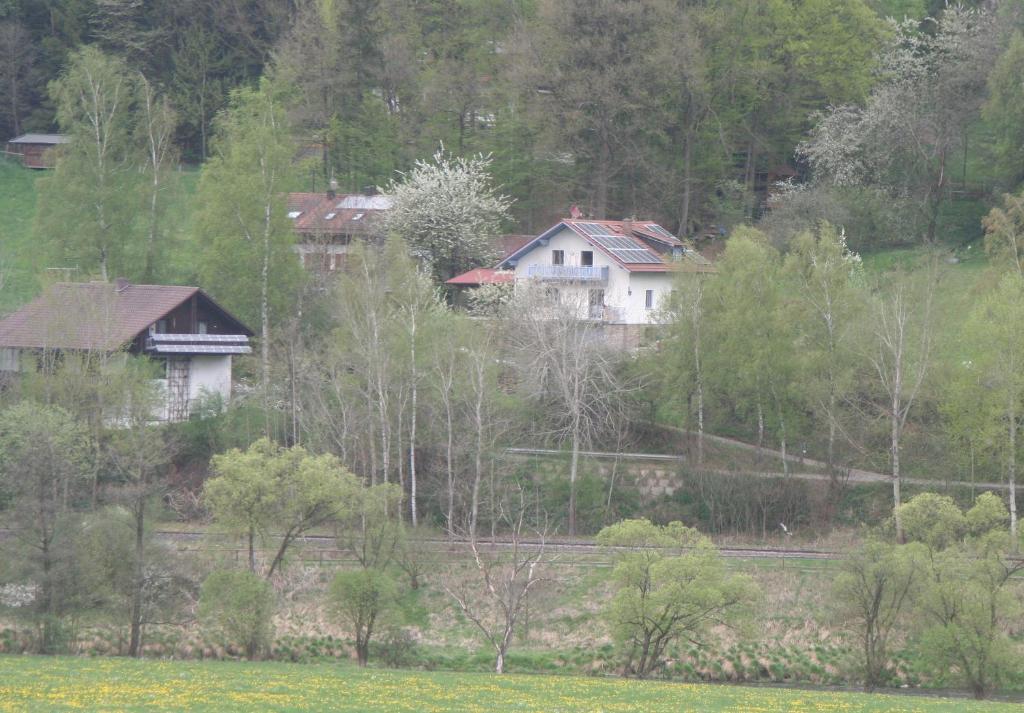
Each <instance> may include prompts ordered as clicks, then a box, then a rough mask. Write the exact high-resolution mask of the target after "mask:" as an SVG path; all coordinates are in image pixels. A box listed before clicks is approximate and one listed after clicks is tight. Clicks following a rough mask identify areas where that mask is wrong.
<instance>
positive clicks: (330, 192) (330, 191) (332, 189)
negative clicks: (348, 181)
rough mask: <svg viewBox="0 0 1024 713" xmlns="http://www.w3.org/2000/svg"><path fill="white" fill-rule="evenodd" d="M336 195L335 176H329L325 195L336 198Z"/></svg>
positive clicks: (336, 184) (336, 183)
mask: <svg viewBox="0 0 1024 713" xmlns="http://www.w3.org/2000/svg"><path fill="white" fill-rule="evenodd" d="M337 196H338V181H337V179H335V178H331V180H330V182H328V184H327V197H328V198H336V197H337Z"/></svg>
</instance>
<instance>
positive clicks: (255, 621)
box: [199, 571, 274, 659]
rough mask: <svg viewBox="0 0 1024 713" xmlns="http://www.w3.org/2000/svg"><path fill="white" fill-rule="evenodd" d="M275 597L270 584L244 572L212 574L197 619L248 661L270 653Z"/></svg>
mask: <svg viewBox="0 0 1024 713" xmlns="http://www.w3.org/2000/svg"><path fill="white" fill-rule="evenodd" d="M273 615H274V593H273V590H271V588H270V584H269V583H267V582H266V581H265V580H263V579H261V578H260V577H257V576H256V575H255V574H253V573H252V572H247V571H220V572H214V573H213V574H211V575H210V576H209V577H207V578H206V581H205V582H203V588H202V591H201V593H200V596H199V619H200V621H202V622H203V623H204V624H205V625H207V626H210V627H212V628H215V629H217V630H218V631H219V632H220V633H221V634H222V635H223V637H224V638H225V639H227V640H228V641H230V642H232V643H234V644H236V645H238V646H240V647H242V648H243V649H244V650H245V655H246V657H247V658H249V659H255V658H259V657H260V656H262V655H263V654H264V653H265V652H266V651H269V650H270V644H271V641H272V639H273V634H272V631H271V627H270V619H271V617H272V616H273Z"/></svg>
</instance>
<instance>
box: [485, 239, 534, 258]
mask: <svg viewBox="0 0 1024 713" xmlns="http://www.w3.org/2000/svg"><path fill="white" fill-rule="evenodd" d="M535 237H536V236H534V235H500V236H498V238H497V239H496V240H495V241H494V247H495V250H496V252H497V253H498V259H499V260H504V259H505V258H506V257H508V256H509V255H511V254H512V253H514V252H515V251H516V250H518V249H519V248H521V247H523V246H524V245H526V244H527V243H528V242H530V241H531V240H533V239H534V238H535Z"/></svg>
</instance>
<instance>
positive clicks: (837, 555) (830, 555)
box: [155, 530, 845, 560]
mask: <svg viewBox="0 0 1024 713" xmlns="http://www.w3.org/2000/svg"><path fill="white" fill-rule="evenodd" d="M155 534H156V535H157V536H158V537H161V538H164V539H167V540H171V541H175V542H202V541H204V540H205V539H206V537H207V536H208V533H206V532H177V531H172V530H158V531H157V532H156V533H155ZM297 542H298V543H299V544H304V545H307V546H312V547H313V548H321V549H326V550H336V549H337V545H336V543H335V539H334V537H332V536H330V535H309V536H306V537H302V538H299V539H298V541H297ZM417 542H418V543H420V544H423V545H427V546H429V547H430V548H432V549H437V550H442V551H444V550H448V551H455V550H459V549H465V548H468V547H469V540H468V539H465V538H455V539H451V540H449V539H447V538H443V537H430V538H420V539H419V540H417ZM478 544H479V545H480V546H481V547H483V548H485V549H490V550H503V549H505V550H507V549H512V548H513V547H515V546H516V544H517V543H515V542H513V541H512V540H509V539H502V538H496V539H491V538H489V537H482V538H480V539H479V540H478ZM518 546H519V547H520V548H525V549H537V548H539V547H544V549H545V550H546V551H548V552H551V553H553V554H573V555H589V554H594V555H597V554H603V553H607V552H609V551H616V550H630V549H632V548H629V547H605V546H603V545H598V544H597V543H595V542H594V541H592V540H565V539H557V540H546V541H543V542H542V541H541V540H538V539H523V540H520V541H519V543H518ZM658 549H666V551H677V548H658ZM718 551H719V552H720V553H721V554H722V556H723V557H733V558H738V559H814V560H839V559H843V558H844V557H845V555H844V554H843V553H841V552H834V551H828V550H811V549H797V548H778V547H719V548H718Z"/></svg>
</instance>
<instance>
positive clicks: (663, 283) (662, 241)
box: [449, 219, 714, 332]
mask: <svg viewBox="0 0 1024 713" xmlns="http://www.w3.org/2000/svg"><path fill="white" fill-rule="evenodd" d="M681 271H682V272H694V273H700V272H713V271H714V267H713V266H712V264H711V263H710V262H709V261H708V260H706V259H705V258H704V257H703V256H702V255H701V254H700V253H699V252H697V251H696V250H695V249H694V248H693V246H692V245H691V244H688V243H686V242H683V241H682V240H680V239H679V238H677V237H675V236H674V235H672V234H671V233H670V232H669V231H667V230H665V229H664V228H662V227H661V226H660V225H658V224H657V223H653V222H651V221H647V220H590V219H566V220H562V221H560V222H559V223H557V224H556V225H554V226H552V227H551V228H549V229H548V230H546V231H544V232H543V233H541V234H540V235H538V236H537V237H535V238H533V239H532V240H529V241H528V242H526V243H525V244H523V245H522V246H521V247H519V248H518V249H516V250H515V251H513V252H511V253H509V254H508V255H506V256H505V257H504V258H503V259H502V260H501V261H500V262H499V263H498V264H497V265H496V266H495V269H494V270H493V271H488V272H487V275H488V276H490V275H493V280H492V281H496V282H507V281H514V282H515V283H516V284H517V285H520V284H524V283H527V282H532V283H540V284H543V285H545V286H547V287H548V288H549V289H550V290H551V293H552V295H553V296H555V297H558V298H559V299H560V300H561V301H563V302H567V303H570V304H575V305H579V309H580V318H581V319H593V320H599V321H601V322H603V323H605V324H607V325H609V326H612V325H621V326H623V327H632V328H634V329H633V330H623V331H633V332H635V331H636V329H635V328H637V327H639V326H642V325H647V324H652V323H653V322H654V321H655V317H656V314H657V309H658V307H659V306H661V305H662V303H663V302H664V300H665V299H666V298H667V297H668V295H669V294H670V292H671V291H672V286H673V282H674V280H675V275H676V273H678V272H681ZM471 272H473V271H471ZM475 272H479V271H475ZM469 275H470V273H466V275H459V276H458V277H455V278H453V279H452V280H450V281H449V282H450V283H451V284H453V285H471V284H479V282H480V280H479V279H468V277H469ZM612 331H614V330H612Z"/></svg>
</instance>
